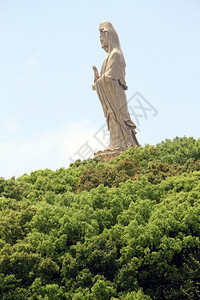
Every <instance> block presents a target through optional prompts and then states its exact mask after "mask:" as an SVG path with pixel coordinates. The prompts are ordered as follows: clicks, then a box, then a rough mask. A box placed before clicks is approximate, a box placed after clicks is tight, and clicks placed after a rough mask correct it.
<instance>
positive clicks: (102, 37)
mask: <svg viewBox="0 0 200 300" xmlns="http://www.w3.org/2000/svg"><path fill="white" fill-rule="evenodd" d="M100 42H101V47H102V48H103V49H104V50H105V51H106V52H108V32H107V31H104V30H103V29H100Z"/></svg>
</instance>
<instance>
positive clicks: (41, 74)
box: [0, 0, 200, 178]
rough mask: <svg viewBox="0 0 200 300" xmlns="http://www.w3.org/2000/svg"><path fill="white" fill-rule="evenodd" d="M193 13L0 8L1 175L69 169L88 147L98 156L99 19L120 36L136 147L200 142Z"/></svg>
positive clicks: (197, 26)
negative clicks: (189, 139) (170, 141)
mask: <svg viewBox="0 0 200 300" xmlns="http://www.w3.org/2000/svg"><path fill="white" fill-rule="evenodd" d="M199 15H200V1H198V0H176V1H174V0H173V1H172V0H168V1H164V0H157V1H156V0H152V1H149V0H141V1H135V0H124V1H118V0H115V1H113V0H111V1H105V0H102V1H98V2H97V1H96V2H95V1H89V0H85V1H67V0H65V1H64V0H57V1H55V0H54V1H52V0H48V1H47V0H43V1H41V0H35V1H25V0H18V1H14V0H0V28H1V30H0V39H1V42H0V54H1V55H0V70H1V72H0V105H1V109H0V176H2V177H5V178H10V177H11V176H16V177H17V176H20V175H22V174H23V173H29V172H30V171H34V170H37V169H45V168H50V169H53V170H55V169H58V168H60V167H67V166H68V165H69V163H70V159H69V157H70V158H71V160H75V159H77V158H79V157H80V155H79V154H80V151H78V150H80V149H83V145H85V142H87V141H88V144H87V145H89V146H90V149H89V148H88V149H87V150H88V153H87V154H88V156H89V155H90V154H91V152H92V150H97V149H102V147H103V146H102V143H100V142H99V138H98V140H97V139H95V137H96V133H97V132H98V130H99V129H100V128H102V126H104V125H105V120H104V116H103V112H102V108H101V105H100V103H99V100H98V97H97V95H96V93H95V91H92V90H91V85H92V83H93V71H92V66H93V65H96V66H97V67H98V68H99V69H100V67H101V65H102V62H103V60H104V58H105V52H104V51H103V50H102V49H101V46H100V42H99V32H98V27H99V23H100V22H101V21H103V20H109V21H111V22H112V23H113V25H114V27H115V28H116V30H117V32H118V34H119V38H120V41H121V47H122V49H123V52H124V56H125V59H126V63H127V68H126V80H127V85H128V86H129V89H128V91H127V98H128V99H130V98H131V97H132V96H133V95H135V93H136V92H139V94H137V96H138V95H139V102H138V97H135V98H133V99H132V100H131V101H130V102H129V104H130V106H131V108H130V109H131V110H133V111H135V115H136V118H135V117H134V115H132V119H133V121H134V122H135V123H136V125H138V136H137V137H138V140H139V141H140V143H141V144H142V145H145V144H156V143H159V142H161V141H163V140H165V139H166V138H170V139H173V138H174V137H176V136H193V137H195V138H199V137H200V132H199V111H200V101H199V100H200V55H199V53H200V38H199V35H200V18H199ZM142 97H143V98H142ZM144 99H145V100H144ZM145 101H146V102H145ZM139 103H140V104H141V103H142V104H143V108H146V109H147V110H146V111H145V112H146V115H144V114H143V113H142V110H141V109H140V108H137V107H138V104H139ZM98 134H99V137H100V135H101V134H102V136H101V138H102V139H104V137H103V132H100V133H99V132H98ZM103 144H104V140H103ZM86 152H87V151H86ZM86 152H85V153H84V155H85V156H87V155H86ZM82 156H83V152H82Z"/></svg>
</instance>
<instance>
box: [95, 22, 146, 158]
mask: <svg viewBox="0 0 200 300" xmlns="http://www.w3.org/2000/svg"><path fill="white" fill-rule="evenodd" d="M99 31H100V42H101V46H102V48H103V49H104V50H105V51H106V52H107V53H108V54H107V56H106V59H105V60H104V62H103V65H102V68H101V74H100V75H99V73H98V70H97V68H96V67H95V66H94V67H93V71H94V84H93V86H92V89H93V90H96V92H97V95H98V97H99V100H100V102H101V104H102V108H103V112H104V116H105V118H106V122H107V127H108V130H109V131H110V144H109V146H108V148H107V150H111V151H115V150H117V151H118V154H119V153H120V152H122V151H124V150H125V149H127V148H129V147H135V146H140V144H139V142H138V140H137V138H136V131H135V129H136V125H135V124H134V123H133V121H132V120H131V118H130V114H129V112H128V106H127V99H126V94H125V90H127V89H128V87H127V85H126V81H125V67H126V63H125V59H124V55H123V53H122V50H121V46H120V42H119V38H118V35H117V32H116V31H115V29H114V27H113V25H112V24H111V23H110V22H109V21H105V22H102V23H101V24H100V27H99ZM105 151H106V150H105ZM99 152H102V151H99ZM97 153H98V152H97Z"/></svg>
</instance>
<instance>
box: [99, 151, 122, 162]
mask: <svg viewBox="0 0 200 300" xmlns="http://www.w3.org/2000/svg"><path fill="white" fill-rule="evenodd" d="M125 150H126V149H123V148H115V149H109V148H108V149H105V150H99V151H97V152H95V153H94V157H98V158H100V159H103V160H104V161H105V162H109V161H110V160H111V158H113V157H117V156H119V155H120V153H122V152H124V151H125Z"/></svg>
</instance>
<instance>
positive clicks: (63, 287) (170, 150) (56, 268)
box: [0, 137, 200, 300]
mask: <svg viewBox="0 0 200 300" xmlns="http://www.w3.org/2000/svg"><path fill="white" fill-rule="evenodd" d="M199 204H200V139H198V140H195V139H194V138H192V137H190V138H187V137H183V138H178V137H176V138H175V139H174V140H166V141H164V142H161V143H159V144H158V145H156V146H151V145H146V146H145V147H143V148H142V147H137V148H130V149H128V150H126V151H125V152H123V153H122V154H121V155H120V156H119V157H117V158H114V159H112V160H111V161H110V162H109V163H105V162H103V161H101V160H99V159H88V160H85V161H82V162H81V161H76V162H75V163H74V164H71V165H70V167H69V168H61V169H59V170H56V171H52V170H49V169H46V170H38V171H34V172H31V173H30V175H28V174H24V175H23V176H21V177H19V178H17V179H15V178H14V177H13V178H11V179H9V180H5V179H4V178H0V298H1V299H3V300H9V299H10V300H11V299H12V300H13V299H14V300H18V299H20V300H23V299H24V300H25V299H30V300H36V299H39V300H41V299H44V300H48V299H49V300H60V299H74V300H78V299H81V300H83V299H85V300H88V299H89V300H90V299H91V300H93V299H98V300H99V299H102V300H104V299H105V300H107V299H112V300H117V299H123V300H124V299H125V300H129V299H136V300H137V299H138V300H142V299H144V300H145V299H146V300H150V299H155V300H159V299H173V300H175V299H177V300H180V299H182V300H184V299H194V300H195V299H198V298H200V241H199V236H200V205H199Z"/></svg>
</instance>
